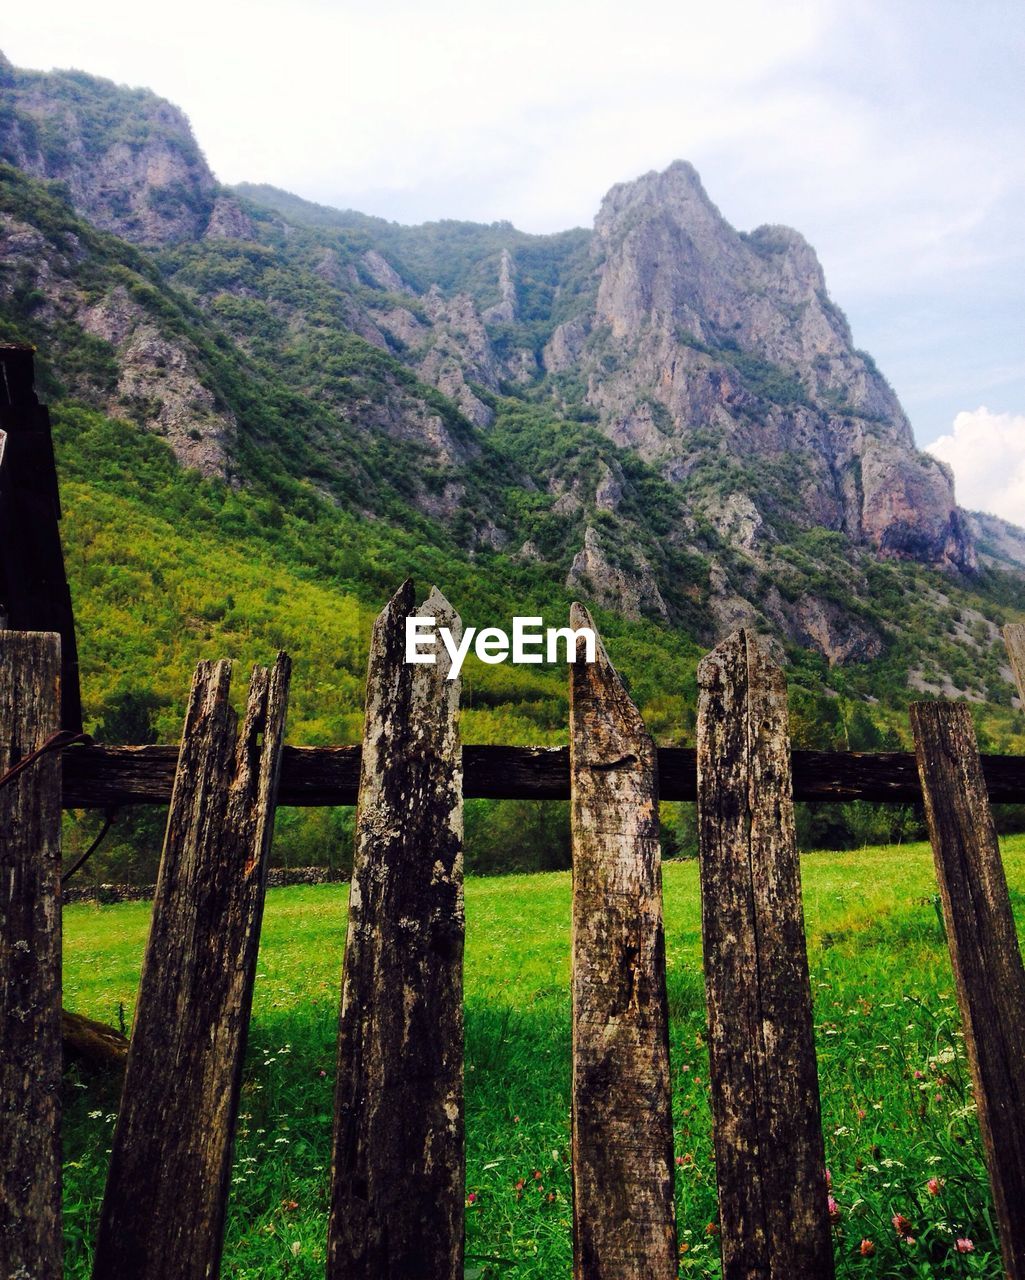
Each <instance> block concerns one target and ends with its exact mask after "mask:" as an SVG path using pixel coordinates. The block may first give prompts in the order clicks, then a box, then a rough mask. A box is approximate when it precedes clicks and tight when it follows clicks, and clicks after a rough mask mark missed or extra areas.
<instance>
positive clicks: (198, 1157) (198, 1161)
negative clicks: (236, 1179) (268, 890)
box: [93, 654, 290, 1280]
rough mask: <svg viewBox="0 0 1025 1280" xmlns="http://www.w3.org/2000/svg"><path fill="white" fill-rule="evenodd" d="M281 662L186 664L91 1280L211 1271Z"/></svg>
mask: <svg viewBox="0 0 1025 1280" xmlns="http://www.w3.org/2000/svg"><path fill="white" fill-rule="evenodd" d="M289 673H290V663H289V660H288V658H287V657H286V656H285V655H284V654H279V656H278V660H277V663H276V664H275V666H274V668H273V669H272V670H270V671H268V670H267V669H266V668H263V667H257V668H255V669H254V671H253V676H252V680H251V682H250V686H249V699H248V705H247V709H246V714H245V720H244V723H243V725H242V729H241V732H237V728H238V726H237V718H236V716H235V713H234V711H233V710H232V708H231V706H230V705H229V702H228V693H229V685H230V681H231V664H230V663H228V662H218V663H209V662H201V663H200V664H199V666H198V667H197V668H196V674H195V678H194V680H193V685H192V693H191V697H190V700H189V707H188V713H187V716H186V721H185V731H184V734H183V737H182V745H181V755H180V758H179V763H178V774H177V777H176V779H175V787H174V795H173V798H172V801H171V811H170V814H169V817H168V824H167V834H166V837H165V840H164V853H163V857H162V859H161V863H160V875H159V880H158V882H157V889H156V897H155V900H154V907H153V922H152V925H151V927H150V936H149V943H148V945H147V949H146V958H145V962H144V966H143V973H142V981H141V984H140V988H139V1000H138V1006H137V1010H136V1016H135V1027H134V1030H133V1034H132V1041H131V1048H130V1050H129V1054H128V1064H127V1068H126V1072H125V1084H124V1091H123V1094H122V1099H121V1110H120V1114H119V1116H118V1121H117V1127H116V1129H115V1133H114V1146H113V1154H112V1157H111V1165H110V1172H109V1175H108V1178H107V1188H106V1193H105V1195H104V1200H103V1209H102V1213H101V1219H100V1231H99V1239H98V1242H97V1248H96V1261H95V1267H94V1271H93V1275H94V1277H95V1278H96V1280H209V1278H210V1277H214V1276H216V1275H217V1274H218V1270H219V1267H220V1256H221V1246H222V1236H223V1230H224V1215H225V1208H226V1203H227V1195H228V1178H229V1174H230V1166H231V1146H232V1139H233V1136H234V1129H235V1119H236V1111H237V1106H238V1094H239V1087H240V1084H241V1075H242V1058H243V1054H244V1051H245V1043H246V1034H247V1031H248V1026H249V1014H250V1009H251V1006H252V993H253V980H254V977H255V973H256V957H257V948H258V945H259V934H260V921H261V917H262V913H263V899H264V887H265V883H266V866H267V853H268V850H269V847H270V841H271V835H272V831H273V825H274V809H275V792H276V789H277V780H278V769H279V763H280V758H281V740H282V736H283V734H284V726H285V713H286V708H287V703H288V684H289Z"/></svg>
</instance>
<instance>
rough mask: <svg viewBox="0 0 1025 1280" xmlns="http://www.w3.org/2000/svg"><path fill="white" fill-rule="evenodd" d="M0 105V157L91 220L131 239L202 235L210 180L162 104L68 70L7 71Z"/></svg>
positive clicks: (181, 125)
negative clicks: (58, 187) (53, 186)
mask: <svg viewBox="0 0 1025 1280" xmlns="http://www.w3.org/2000/svg"><path fill="white" fill-rule="evenodd" d="M0 105H3V106H4V107H5V108H6V110H5V111H4V112H3V113H0V157H2V158H3V159H6V160H7V161H8V162H9V163H11V164H14V165H16V166H17V167H18V168H19V169H23V170H25V172H27V173H29V174H31V175H32V176H33V177H36V178H46V179H56V180H59V181H61V182H63V183H65V184H66V186H67V189H68V191H69V193H70V195H71V200H72V203H73V205H74V207H75V210H76V211H77V212H78V213H80V214H82V215H83V216H84V217H86V218H88V219H89V221H90V222H92V223H93V224H94V225H95V226H97V227H100V228H101V229H103V230H104V231H112V232H113V233H114V234H115V235H119V236H121V237H122V238H124V239H126V240H132V241H135V242H136V243H140V244H169V243H172V242H175V241H180V240H195V239H198V238H199V237H200V236H201V235H202V234H203V232H204V230H205V229H206V227H207V224H208V223H209V221H210V217H211V213H212V212H213V210H214V202H215V195H216V189H217V184H216V182H215V180H214V177H213V174H212V173H211V172H210V169H209V167H208V166H207V164H206V161H205V160H204V159H203V156H202V153H201V152H200V150H199V148H198V147H197V145H196V142H195V139H194V138H193V136H192V130H191V128H190V127H189V122H188V120H187V119H186V118H185V116H184V114H183V113H182V112H181V111H179V109H178V108H177V107H175V106H173V105H172V104H171V103H169V102H166V101H164V100H163V99H161V98H158V97H156V96H155V95H154V94H151V93H148V92H145V91H142V90H123V89H118V88H116V87H115V86H114V85H112V84H110V83H109V82H107V81H104V80H98V79H96V78H94V77H91V76H84V75H81V74H79V73H77V72H62V73H55V74H53V75H41V74H37V73H31V72H13V73H9V74H7V75H6V76H4V77H0ZM240 212H241V211H240Z"/></svg>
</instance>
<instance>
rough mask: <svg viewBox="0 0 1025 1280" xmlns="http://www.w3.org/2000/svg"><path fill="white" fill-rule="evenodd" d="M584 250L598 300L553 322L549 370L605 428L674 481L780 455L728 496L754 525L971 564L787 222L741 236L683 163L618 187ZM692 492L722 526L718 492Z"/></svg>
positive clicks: (951, 507)
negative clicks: (825, 533) (795, 528)
mask: <svg viewBox="0 0 1025 1280" xmlns="http://www.w3.org/2000/svg"><path fill="white" fill-rule="evenodd" d="M592 255H593V257H594V260H595V263H596V270H597V274H598V280H599V283H598V291H597V297H596V299H595V303H594V306H593V308H592V309H589V310H586V311H584V312H583V313H581V314H580V315H579V316H576V317H574V318H573V319H572V320H571V321H569V322H567V323H564V324H563V325H560V326H559V328H557V329H556V330H555V332H554V334H553V336H552V339H551V341H550V342H549V343H548V345H547V347H546V348H545V367H546V368H547V369H548V371H549V372H550V373H552V374H555V375H560V374H566V373H569V374H570V375H571V377H573V378H576V379H584V380H586V387H587V389H586V394H585V396H584V399H585V400H586V402H587V403H588V404H590V405H593V406H594V407H595V408H596V409H597V410H598V411H599V414H600V419H601V422H602V425H603V427H604V429H605V430H607V431H608V432H609V434H610V435H611V436H612V438H613V439H615V440H616V441H617V442H619V443H622V444H625V445H628V446H629V447H631V448H633V449H636V450H637V451H638V452H639V453H640V454H641V456H642V457H644V458H645V459H646V460H648V461H650V462H653V463H655V464H656V465H657V466H658V467H659V469H660V470H661V471H662V473H663V474H664V475H666V476H668V477H669V478H671V479H673V480H677V481H680V482H682V483H687V482H688V481H689V480H691V479H692V477H694V476H695V473H696V472H700V471H701V470H703V469H705V470H707V469H708V466H709V462H710V461H711V462H712V463H715V462H717V461H723V462H727V463H728V462H730V461H734V462H739V463H740V464H742V465H743V464H747V463H750V462H751V461H752V460H759V461H764V462H767V463H771V462H777V461H779V460H781V459H784V458H785V459H787V460H788V461H789V462H790V463H791V464H793V468H792V469H793V473H794V478H795V480H796V484H795V485H793V486H788V487H787V489H786V490H785V491H781V490H780V489H779V488H778V487H777V488H776V489H775V490H773V489H768V488H763V490H762V491H761V492H760V493H757V494H751V493H750V492H746V491H742V490H738V491H737V492H736V493H734V494H730V495H726V499H727V503H728V502H729V501H730V500H731V499H732V501H733V502H734V503H736V502H743V501H744V499H753V500H754V503H755V506H756V508H757V509H758V513H759V515H760V516H761V517H762V519H763V520H764V521H766V522H767V523H768V524H769V526H770V527H769V528H764V529H763V531H762V534H761V536H763V537H765V536H771V534H770V529H771V526H772V525H773V524H775V525H777V526H779V525H780V524H781V523H782V524H783V527H784V529H785V525H786V523H787V522H790V523H797V524H799V525H803V526H804V527H808V526H813V525H814V526H821V527H823V528H827V529H836V530H839V531H841V532H843V533H845V534H846V535H847V536H848V537H850V538H851V540H852V541H854V542H857V543H866V544H868V545H870V546H872V547H874V548H876V549H878V550H879V551H881V552H882V553H884V554H890V555H902V556H907V557H908V558H911V559H915V560H919V561H922V562H923V563H933V564H939V565H945V566H952V567H954V568H957V569H962V570H971V569H973V568H974V567H975V553H974V548H973V545H972V541H971V537H970V534H969V531H968V528H967V526H966V523H965V521H964V519H963V517H962V516H961V514H960V512H959V511H958V509H957V507H956V504H955V502H954V491H953V483H952V480H951V476H950V474H949V472H948V471H947V470H946V469H944V468H943V467H942V466H941V465H940V464H938V463H937V462H936V461H934V460H933V459H931V458H929V457H927V456H926V455H923V454H920V453H918V452H917V451H916V450H915V448H914V440H913V437H912V434H911V426H910V424H909V422H908V420H907V418H906V417H905V415H904V413H903V411H902V409H901V407H900V405H899V403H898V402H897V398H896V396H895V395H894V394H893V391H892V390H891V388H890V387H889V385H888V384H887V383H886V382H885V380H884V379H883V378H882V376H881V375H880V374H879V372H878V370H877V369H876V368H875V365H874V364H873V362H872V361H871V359H870V358H869V357H868V356H866V355H864V354H863V353H861V352H858V351H856V350H855V349H854V347H853V343H852V340H851V334H850V330H849V328H848V325H847V322H846V320H845V319H844V317H843V315H842V314H841V313H840V311H839V310H838V309H837V307H836V306H835V304H834V303H833V302H832V301H831V300H830V298H829V296H828V294H827V292H826V286H825V279H824V277H823V274H822V269H821V267H820V266H819V263H818V260H817V259H816V257H815V254H814V251H813V250H812V249H811V247H810V245H808V244H807V242H806V241H805V240H804V239H803V238H802V237H801V236H800V235H799V234H798V233H797V232H795V231H791V230H789V229H788V228H786V227H759V228H758V229H757V230H756V231H754V232H752V233H751V234H750V235H747V236H745V235H741V234H739V233H738V232H736V231H734V230H733V228H732V227H730V226H729V224H728V223H727V222H726V221H725V220H724V219H723V218H722V216H721V215H720V213H719V211H718V210H717V209H716V208H715V206H714V205H713V204H712V203H711V201H710V200H709V199H708V197H707V195H706V194H705V191H704V189H703V187H702V186H701V182H700V179H699V178H698V175H697V173H696V172H695V170H694V169H693V167H692V166H690V165H689V164H685V163H677V164H674V165H673V166H672V167H671V168H669V169H668V170H666V172H664V173H660V174H648V175H646V176H645V177H644V178H641V179H639V180H637V181H636V182H632V183H625V184H622V185H620V186H617V187H614V188H613V189H612V191H611V192H610V193H609V194H608V196H606V198H605V200H604V202H603V204H602V208H601V211H600V212H599V214H598V217H597V220H596V222H595V237H594V241H593V243H592ZM690 488H691V489H692V491H693V492H694V493H695V495H696V496H697V498H698V500H699V509H701V510H703V511H704V513H705V514H706V515H707V516H709V517H710V518H711V519H713V521H715V522H717V523H718V524H719V525H720V527H721V526H723V525H724V524H725V525H726V527H727V528H728V527H729V522H730V520H731V518H732V517H730V516H728V515H727V516H726V518H725V520H724V518H723V514H722V512H723V503H722V501H721V499H720V497H719V495H718V494H717V493H714V492H713V493H712V494H711V495H708V494H703V493H702V486H701V485H694V484H691V485H690ZM709 498H711V500H709ZM780 531H782V530H780V529H779V528H777V532H780Z"/></svg>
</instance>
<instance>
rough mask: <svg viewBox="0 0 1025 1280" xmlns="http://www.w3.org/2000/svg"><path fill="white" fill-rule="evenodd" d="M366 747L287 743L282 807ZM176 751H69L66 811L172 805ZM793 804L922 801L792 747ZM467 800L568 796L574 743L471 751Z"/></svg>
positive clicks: (322, 801)
mask: <svg viewBox="0 0 1025 1280" xmlns="http://www.w3.org/2000/svg"><path fill="white" fill-rule="evenodd" d="M361 752H362V749H361V748H360V747H286V748H285V751H284V756H283V759H282V764H281V786H280V790H279V792H278V803H279V804H281V805H299V806H316V805H333V804H355V803H356V796H357V792H358V790H359V773H360V757H361ZM177 760H178V749H177V747H166V746H145V747H104V746H92V747H75V748H74V750H72V751H68V752H66V753H65V755H64V758H63V767H64V807H65V808H67V809H105V808H107V807H108V806H110V805H119V804H167V803H168V801H169V800H170V798H171V789H172V787H173V785H174V772H175V766H176V764H177ZM791 760H792V768H793V779H794V799H795V800H820V801H827V802H828V801H836V802H845V801H848V800H868V801H871V802H875V803H888V804H916V803H919V802H920V801H921V799H922V788H921V786H920V784H919V781H918V767H917V765H916V764H915V756H914V752H910V751H794V752H793V753H792V756H791ZM982 768H983V774H984V776H985V779H986V787H987V790H988V791H989V797H990V800H991V801H992V802H993V803H994V804H1025V759H1023V758H1022V757H1021V756H983V758H982ZM658 772H659V795H660V796H661V797H662V799H663V800H695V799H696V798H697V752H696V751H695V750H694V749H693V748H692V747H659V749H658ZM463 779H464V781H463V795H464V798H466V799H472V798H477V797H482V796H486V797H488V798H489V799H492V800H568V799H569V748H568V747H504V746H493V745H489V746H466V747H464V748H463Z"/></svg>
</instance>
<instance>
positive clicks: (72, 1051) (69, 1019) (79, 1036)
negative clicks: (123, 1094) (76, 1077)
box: [61, 1009, 128, 1075]
mask: <svg viewBox="0 0 1025 1280" xmlns="http://www.w3.org/2000/svg"><path fill="white" fill-rule="evenodd" d="M61 1041H62V1043H63V1045H64V1065H65V1066H68V1065H69V1064H73V1065H74V1066H76V1067H79V1068H80V1069H82V1070H84V1071H89V1072H94V1073H97V1074H103V1075H115V1074H116V1075H123V1074H124V1070H125V1062H126V1060H127V1058H128V1037H127V1036H124V1035H122V1034H121V1032H120V1031H118V1030H117V1029H116V1028H114V1027H108V1026H107V1024H106V1023H105V1022H96V1021H94V1020H93V1019H92V1018H86V1017H84V1016H83V1015H82V1014H80V1013H69V1012H68V1010H67V1009H62V1010H61Z"/></svg>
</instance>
